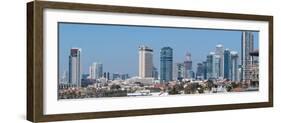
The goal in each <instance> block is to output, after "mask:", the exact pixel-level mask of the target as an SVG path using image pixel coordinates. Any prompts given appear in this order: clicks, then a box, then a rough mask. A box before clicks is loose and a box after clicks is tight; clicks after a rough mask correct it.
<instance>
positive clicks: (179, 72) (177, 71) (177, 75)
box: [173, 63, 185, 81]
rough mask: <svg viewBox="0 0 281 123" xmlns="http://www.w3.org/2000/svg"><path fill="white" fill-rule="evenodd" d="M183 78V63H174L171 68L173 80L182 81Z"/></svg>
mask: <svg viewBox="0 0 281 123" xmlns="http://www.w3.org/2000/svg"><path fill="white" fill-rule="evenodd" d="M184 76H185V68H184V63H175V64H174V66H173V80H179V81H182V79H184Z"/></svg>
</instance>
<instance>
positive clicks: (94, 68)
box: [90, 62, 103, 79]
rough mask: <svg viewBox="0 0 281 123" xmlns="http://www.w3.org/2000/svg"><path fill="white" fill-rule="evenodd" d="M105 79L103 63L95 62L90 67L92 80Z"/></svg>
mask: <svg viewBox="0 0 281 123" xmlns="http://www.w3.org/2000/svg"><path fill="white" fill-rule="evenodd" d="M102 77H103V66H102V64H101V63H98V62H94V63H93V64H92V65H91V66H90V78H91V79H100V78H102Z"/></svg>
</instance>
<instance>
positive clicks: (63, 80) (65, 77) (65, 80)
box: [59, 71, 69, 84]
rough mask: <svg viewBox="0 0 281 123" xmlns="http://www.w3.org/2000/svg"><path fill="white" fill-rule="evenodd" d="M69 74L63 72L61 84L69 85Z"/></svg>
mask: <svg viewBox="0 0 281 123" xmlns="http://www.w3.org/2000/svg"><path fill="white" fill-rule="evenodd" d="M68 79H69V78H68V73H67V71H63V73H62V76H61V78H60V82H59V83H60V84H67V83H68Z"/></svg>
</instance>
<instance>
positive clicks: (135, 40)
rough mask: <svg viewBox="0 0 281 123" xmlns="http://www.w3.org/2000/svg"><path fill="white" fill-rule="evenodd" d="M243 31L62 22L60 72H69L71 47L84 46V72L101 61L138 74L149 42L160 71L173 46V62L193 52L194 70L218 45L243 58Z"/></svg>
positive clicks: (114, 69)
mask: <svg viewBox="0 0 281 123" xmlns="http://www.w3.org/2000/svg"><path fill="white" fill-rule="evenodd" d="M241 34H242V32H241V31H233V30H232V31H230V30H211V29H190V28H164V27H162V28H160V27H141V26H125V25H123V26H121V25H97V24H73V23H72V24H71V23H59V71H60V73H61V72H62V71H65V70H67V71H68V56H69V53H70V49H71V48H81V49H82V52H81V63H82V71H83V73H88V70H89V66H90V65H91V64H92V63H93V62H101V63H102V64H103V68H104V69H103V70H104V72H110V73H129V74H130V76H135V75H137V74H138V47H139V46H140V45H146V46H148V47H150V48H152V49H153V50H154V52H153V62H154V66H155V67H156V68H157V69H158V71H159V65H160V64H159V63H160V55H159V53H160V49H161V48H162V47H165V46H169V47H171V48H173V62H174V63H175V62H183V61H184V58H185V54H186V52H187V51H188V52H190V53H191V55H192V60H193V70H195V68H196V64H197V63H198V62H202V61H204V60H206V56H207V55H208V54H209V52H210V51H214V49H215V46H216V45H217V44H222V45H223V46H224V48H229V49H230V50H234V51H237V52H238V53H239V57H240V51H241ZM254 46H255V49H256V48H258V32H254Z"/></svg>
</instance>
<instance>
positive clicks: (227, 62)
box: [224, 49, 231, 79]
mask: <svg viewBox="0 0 281 123" xmlns="http://www.w3.org/2000/svg"><path fill="white" fill-rule="evenodd" d="M230 67H231V64H230V50H229V49H225V50H224V78H225V79H230V78H231V76H230Z"/></svg>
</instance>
